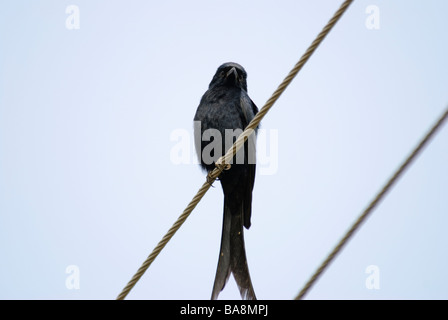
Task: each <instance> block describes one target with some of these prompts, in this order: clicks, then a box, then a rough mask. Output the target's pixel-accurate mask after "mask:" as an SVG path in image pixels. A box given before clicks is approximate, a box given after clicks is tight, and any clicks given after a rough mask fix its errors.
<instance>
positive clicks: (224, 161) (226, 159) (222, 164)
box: [117, 0, 353, 300]
mask: <svg viewBox="0 0 448 320" xmlns="http://www.w3.org/2000/svg"><path fill="white" fill-rule="evenodd" d="M352 2H353V0H346V1H345V2H344V3H343V4H342V5H341V6H340V8H339V9H338V10H337V11H336V12H335V14H334V15H333V17H332V18H331V19H330V20H329V21H328V23H327V25H326V26H325V27H324V28H323V29H322V31H321V32H320V33H319V34H318V36H317V37H316V39H315V40H314V41H313V42H312V43H311V45H310V47H309V48H308V49H307V50H306V51H305V53H304V54H303V55H302V57H301V58H300V60H299V61H298V62H297V64H296V65H295V66H294V68H293V69H292V70H291V71H290V72H289V74H288V75H287V76H286V78H285V79H284V80H283V82H282V83H281V84H280V85H279V87H278V88H277V90H276V91H275V92H274V93H273V94H272V96H271V98H270V99H269V100H268V101H267V102H266V104H265V105H264V106H263V108H261V109H260V111H259V112H258V113H257V114H256V115H255V117H254V118H253V119H252V121H251V122H250V123H249V124H248V126H247V127H246V129H245V130H244V132H243V133H241V135H240V136H239V137H238V139H237V140H236V141H235V143H234V144H233V147H231V148H230V149H229V150H228V151H227V153H226V154H225V155H224V156H222V157H221V158H220V159H218V161H217V165H216V168H215V169H213V171H211V172H209V174H208V176H207V181H206V182H204V184H203V185H202V187H201V188H200V189H199V191H198V192H197V194H196V195H195V196H194V198H193V199H192V200H191V202H190V203H189V204H188V206H187V207H186V208H185V210H184V211H183V213H182V214H181V215H180V216H179V218H178V219H177V221H176V222H175V223H174V224H173V226H172V227H171V228H170V229H169V230H168V232H167V233H166V234H165V236H164V237H163V238H162V240H160V242H159V243H158V244H157V246H156V247H155V248H154V250H153V251H152V252H151V254H150V255H149V256H148V258H146V260H145V262H144V263H143V264H142V266H141V267H140V268H139V269H138V271H137V273H136V274H135V275H134V276H133V277H132V279H131V280H130V281H129V282H128V284H127V285H126V287H124V289H123V290H122V292H121V293H120V295H119V296H118V297H117V300H123V299H124V298H126V296H127V295H128V293H129V292H130V291H131V290H132V288H133V287H134V286H135V284H136V283H137V282H138V280H139V279H140V278H141V277H142V276H143V274H144V273H145V271H146V270H147V269H148V268H149V266H150V265H151V263H152V262H153V261H154V260H155V258H156V257H157V256H158V254H159V253H160V251H162V249H163V248H164V247H165V245H166V244H167V243H168V241H169V240H170V239H171V238H172V237H173V235H174V234H175V233H176V231H177V230H179V228H180V227H181V225H182V224H183V223H184V222H185V220H186V219H187V218H188V216H189V215H190V213H191V212H192V211H193V210H194V208H195V207H196V205H197V204H198V203H199V201H201V199H202V197H203V196H204V194H205V193H206V192H207V191H208V189H209V188H210V186H211V184H212V182H213V181H215V179H216V178H217V177H218V176H219V175H220V174H221V172H222V170H224V169H228V164H229V163H231V159H232V158H233V157H234V155H235V154H236V153H237V152H238V150H239V149H240V148H241V147H242V146H243V144H244V142H245V141H246V140H247V138H248V137H249V136H250V135H251V134H252V133H253V131H254V129H255V128H256V127H257V126H258V125H259V123H260V121H261V119H263V117H264V116H265V115H266V113H268V111H269V110H270V109H271V107H272V106H273V105H274V103H275V102H276V101H277V99H278V98H279V97H280V95H281V94H282V93H283V92H284V91H285V89H286V87H287V86H288V85H289V84H290V83H291V81H292V80H293V79H294V77H295V76H296V75H297V73H299V71H300V69H302V67H303V66H304V64H305V63H306V62H307V61H308V59H309V58H310V57H311V55H312V54H313V53H314V51H315V50H316V48H317V47H318V46H319V44H320V43H321V42H322V40H323V39H324V38H325V37H326V36H327V34H328V33H329V32H330V30H331V29H332V28H333V26H334V25H335V24H336V22H337V21H338V20H339V18H340V17H341V16H342V14H343V13H344V12H345V11H346V10H347V8H348V6H349V5H350V4H351V3H352Z"/></svg>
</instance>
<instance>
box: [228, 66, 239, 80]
mask: <svg viewBox="0 0 448 320" xmlns="http://www.w3.org/2000/svg"><path fill="white" fill-rule="evenodd" d="M232 73H233V76H234V77H235V80H236V79H238V72H236V69H235V67H232V69H230V70H229V71H228V72H227V74H226V78H228V77H230V76H231V75H232Z"/></svg>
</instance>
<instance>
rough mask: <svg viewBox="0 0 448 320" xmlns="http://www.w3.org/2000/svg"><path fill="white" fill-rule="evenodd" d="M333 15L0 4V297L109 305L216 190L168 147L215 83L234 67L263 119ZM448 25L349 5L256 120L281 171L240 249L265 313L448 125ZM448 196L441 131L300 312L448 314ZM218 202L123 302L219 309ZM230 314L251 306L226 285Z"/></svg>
mask: <svg viewBox="0 0 448 320" xmlns="http://www.w3.org/2000/svg"><path fill="white" fill-rule="evenodd" d="M340 3H342V1H335V0H327V1H324V0H319V1H296V0H291V1H281V0H280V1H236V0H235V1H205V0H204V1H143V0H139V1H137V0H133V1H105V0H104V1H92V0H89V1H81V0H79V1H62V0H53V1H25V0H23V1H2V3H1V6H0V8H1V9H0V288H1V289H2V290H0V298H1V299H115V298H116V297H117V295H118V294H119V293H120V292H121V290H122V289H123V287H124V286H125V285H126V283H127V282H128V281H129V280H130V279H131V277H132V276H133V275H134V273H135V272H136V271H137V269H138V268H139V267H140V265H141V264H142V263H143V261H144V260H145V259H146V257H147V256H148V255H149V254H150V252H151V251H152V249H153V248H154V247H155V246H156V245H157V243H158V242H159V241H160V239H161V238H162V237H163V235H164V234H165V232H166V231H167V230H168V229H169V228H170V226H171V225H172V224H173V223H174V221H175V220H176V219H177V217H178V216H179V215H180V214H181V212H182V211H183V209H184V208H185V207H186V205H187V204H188V203H189V201H190V200H191V199H192V197H193V196H194V195H195V193H196V192H197V190H198V189H199V187H200V186H201V185H202V183H203V181H204V179H205V177H204V174H203V172H202V171H201V170H200V169H199V167H198V165H197V164H195V163H193V160H194V154H193V149H192V146H193V144H191V146H190V147H191V155H190V158H191V163H187V164H176V163H175V161H173V157H172V156H171V151H172V150H173V148H174V147H175V145H176V141H173V140H172V139H171V135H172V134H173V132H179V130H180V132H192V128H193V123H192V120H193V116H194V113H195V111H196V108H197V105H198V103H199V100H200V98H201V96H202V94H203V93H204V92H205V90H206V89H207V87H208V84H209V82H210V80H211V78H212V76H213V74H214V73H215V71H216V68H217V67H218V66H219V65H220V64H221V63H224V62H227V61H234V62H238V63H240V64H242V65H243V66H244V67H245V69H246V71H247V72H248V87H249V95H250V96H251V98H252V100H253V101H254V102H255V103H256V104H257V105H258V106H259V107H260V108H261V107H262V106H263V104H264V103H265V102H266V101H267V99H268V98H269V97H270V95H271V94H272V93H273V92H274V90H275V89H276V88H277V86H278V85H279V83H280V82H281V81H282V80H283V78H284V77H285V76H286V75H287V73H288V72H289V70H290V69H291V68H292V67H293V65H294V64H295V63H296V62H297V61H298V59H299V58H300V56H301V55H302V54H303V53H304V52H305V50H306V48H307V47H308V46H309V45H310V43H311V42H312V41H313V39H314V38H315V37H316V35H317V34H318V33H319V32H320V30H321V29H322V28H323V26H324V25H325V23H326V22H327V21H328V20H329V19H330V18H331V16H332V15H333V13H334V12H335V10H336V9H337V8H338V7H339V5H340ZM69 5H76V6H78V8H79V10H80V11H79V14H80V15H79V18H80V20H79V22H80V25H79V26H80V29H74V30H69V29H67V27H66V19H67V17H68V16H69V14H67V13H66V8H67V7H68V6H69ZM369 5H376V6H377V7H378V9H379V14H380V20H379V27H380V28H379V29H373V30H371V29H368V28H367V27H366V25H365V22H366V19H368V16H369V14H366V8H367V7H368V6H369ZM447 12H448V2H446V1H441V0H439V1H435V0H432V1H404V0H401V1H400V0H394V1H385V0H378V1H355V2H354V4H353V5H352V6H351V7H350V8H349V10H348V11H347V13H346V14H345V15H344V16H343V17H342V19H341V20H340V21H339V23H338V24H337V25H336V27H335V28H334V29H333V30H332V32H331V33H330V34H329V36H328V37H327V38H326V39H325V40H324V42H323V43H322V45H321V46H320V47H319V48H318V49H317V51H316V53H315V54H314V55H313V56H312V57H311V59H310V60H309V61H308V63H307V64H306V65H305V67H304V68H303V70H302V71H301V73H299V75H298V77H297V78H296V79H295V80H294V82H293V83H292V84H291V85H290V87H288V89H287V91H286V92H285V93H284V95H282V96H281V98H280V99H279V100H278V101H277V103H276V104H275V106H274V107H273V109H272V110H271V111H270V112H269V113H268V115H267V116H266V117H265V119H264V120H263V122H262V128H263V129H264V130H266V132H267V133H268V136H269V134H270V133H273V134H274V136H275V134H277V135H278V139H277V140H276V141H274V142H276V143H275V146H274V145H272V146H270V147H269V146H268V147H267V148H268V150H275V149H277V150H278V153H276V154H271V155H270V157H271V159H270V161H271V162H270V163H264V164H263V166H265V167H269V166H270V165H273V166H274V167H271V168H276V170H274V171H273V172H271V173H270V174H266V173H265V174H261V172H260V171H261V170H260V169H261V165H260V166H259V168H258V169H259V170H258V175H257V178H256V183H255V188H254V196H253V214H252V227H251V229H250V230H249V231H247V232H245V238H246V250H247V256H248V264H249V268H250V272H251V276H252V280H253V284H254V288H255V292H256V294H257V297H258V298H259V299H292V298H293V297H295V295H296V294H297V293H298V292H299V290H300V289H301V288H302V287H303V285H304V284H305V282H306V281H307V280H308V279H309V277H310V276H311V275H312V273H313V272H314V271H315V269H316V268H317V267H318V266H319V264H320V263H321V261H322V260H323V259H324V258H325V257H326V255H327V254H328V253H329V252H330V250H331V249H332V248H333V247H334V245H335V244H336V242H337V241H338V240H339V239H340V238H341V237H342V235H343V234H344V232H345V231H346V230H347V229H348V227H349V226H350V225H351V223H352V222H353V221H354V220H355V219H356V217H357V216H358V215H359V214H360V213H361V212H362V211H363V209H364V208H365V207H366V206H367V204H368V202H369V201H370V200H371V199H372V198H373V197H374V195H375V194H376V192H377V191H378V190H379V189H380V188H381V186H382V185H383V184H384V183H385V181H386V180H387V179H388V178H389V177H390V175H391V174H392V173H393V171H394V170H395V169H396V168H397V167H398V165H399V164H400V163H401V162H402V161H403V159H404V158H405V157H406V156H407V155H408V153H409V152H410V151H411V149H412V148H413V147H414V146H415V145H416V144H417V143H418V141H419V140H420V139H421V137H422V136H423V135H424V133H425V132H426V131H427V130H428V129H429V128H430V126H431V125H432V124H433V123H434V121H435V120H436V119H437V117H439V116H440V115H441V113H442V112H443V110H444V109H445V108H446V106H447V104H448V90H447V88H448V60H447V57H448V45H447V35H446V31H447V30H448V19H447V18H446V13H447ZM176 130H177V131H176ZM274 140H275V139H274ZM259 142H260V140H259ZM265 160H266V159H265ZM447 191H448V126H445V127H443V128H442V130H441V131H440V132H439V134H438V135H437V136H436V137H435V139H434V140H432V142H431V144H430V145H429V146H428V148H426V149H425V150H424V152H423V153H422V154H421V156H420V157H419V158H418V159H417V161H416V162H414V163H413V165H412V167H411V168H410V170H408V171H407V172H406V175H405V176H404V177H403V178H402V179H400V180H399V182H398V184H397V185H396V186H395V188H394V189H393V190H392V191H391V192H390V193H389V194H388V195H387V197H386V199H385V201H383V202H382V203H381V204H380V205H379V206H378V207H377V209H376V210H375V211H374V212H373V214H372V216H371V217H370V218H369V219H368V220H367V222H366V223H365V224H364V225H363V226H362V228H361V229H360V231H359V232H358V233H357V234H356V235H355V237H354V238H353V239H352V240H351V241H350V243H349V244H348V245H347V246H346V247H345V249H344V250H343V252H342V253H341V254H340V255H339V256H338V257H337V259H336V260H335V262H334V263H333V264H332V265H331V266H330V267H329V269H328V270H327V271H326V272H325V273H324V274H323V276H322V277H321V278H320V280H319V281H318V282H317V283H316V285H315V286H314V287H313V288H312V290H311V291H310V292H309V294H308V295H307V296H306V298H307V299H448V277H447V269H448V258H447V256H448V253H447V243H448V233H447V231H446V229H447V226H448V197H447V193H448V192H447ZM222 203H223V197H222V191H221V187H220V185H219V182H217V183H215V188H211V189H210V190H209V192H208V193H207V194H206V195H205V197H204V198H203V200H202V201H201V202H200V204H199V205H198V206H197V208H196V210H195V211H193V213H192V215H191V216H190V217H189V219H188V220H187V221H186V222H185V224H184V225H183V226H182V228H181V229H180V230H179V232H178V233H176V234H175V235H174V237H173V238H172V239H171V241H170V242H169V243H168V245H167V246H166V247H165V249H164V250H163V251H162V253H161V254H160V255H159V256H158V258H157V259H156V260H155V262H154V263H153V264H152V265H151V267H150V268H149V269H148V271H147V272H146V273H145V274H144V275H143V277H142V278H141V280H140V281H139V282H138V283H137V285H136V286H135V287H134V289H133V290H132V291H131V293H130V294H129V295H128V299H209V298H210V294H211V289H212V286H213V280H214V276H215V272H216V264H217V261H218V251H219V244H220V240H221V223H222ZM72 265H74V266H76V267H77V268H78V269H79V285H80V287H79V289H69V288H68V287H67V285H66V282H67V281H66V280H67V278H68V277H69V276H70V274H67V273H66V269H67V267H68V266H72ZM370 265H374V266H377V268H378V270H379V278H378V279H379V289H368V288H367V287H366V279H367V278H368V276H369V274H367V273H366V268H367V267H368V266H370ZM70 283H72V282H70V281H69V284H70ZM69 287H70V286H69ZM220 298H222V299H239V298H240V297H239V293H238V290H237V288H236V285H235V282H234V280H233V279H232V278H231V279H230V281H229V283H228V285H227V287H226V289H225V290H224V291H223V292H222V293H221V295H220Z"/></svg>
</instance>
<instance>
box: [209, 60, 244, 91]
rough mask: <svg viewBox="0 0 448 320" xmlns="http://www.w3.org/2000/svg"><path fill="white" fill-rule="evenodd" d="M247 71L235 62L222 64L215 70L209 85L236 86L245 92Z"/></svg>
mask: <svg viewBox="0 0 448 320" xmlns="http://www.w3.org/2000/svg"><path fill="white" fill-rule="evenodd" d="M246 80H247V73H246V70H244V68H243V67H242V66H241V65H239V64H238V63H235V62H227V63H224V64H222V65H221V66H220V67H219V68H218V70H217V71H216V73H215V75H214V77H213V79H212V81H211V82H210V86H209V88H211V87H214V86H218V85H224V86H236V87H239V88H241V89H243V90H244V91H246V92H247V81H246Z"/></svg>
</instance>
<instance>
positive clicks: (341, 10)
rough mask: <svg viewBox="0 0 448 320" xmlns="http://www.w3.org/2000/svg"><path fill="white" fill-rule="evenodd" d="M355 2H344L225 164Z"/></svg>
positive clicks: (228, 152) (245, 132) (226, 160)
mask: <svg viewBox="0 0 448 320" xmlns="http://www.w3.org/2000/svg"><path fill="white" fill-rule="evenodd" d="M352 2H353V0H346V1H344V2H343V3H342V4H341V6H340V7H339V9H338V10H337V11H336V12H335V13H334V15H333V17H332V18H331V19H330V20H329V21H328V22H327V24H326V26H325V27H324V28H323V29H322V31H321V32H320V33H319V34H318V35H317V37H316V39H314V41H313V42H312V43H311V45H310V46H309V47H308V49H307V50H306V51H305V53H304V54H303V55H302V57H301V58H300V60H299V61H298V62H297V63H296V65H295V66H294V67H293V68H292V70H291V71H290V72H289V74H288V75H287V76H286V78H285V79H284V80H283V82H282V83H281V84H280V85H279V86H278V88H277V90H275V92H274V93H273V94H272V96H271V98H269V100H268V101H267V102H266V103H265V105H264V106H263V108H261V109H260V111H259V112H258V113H257V114H256V115H255V117H254V118H253V119H252V121H251V122H250V123H249V124H248V125H247V127H246V129H245V130H244V132H243V133H242V134H241V135H240V136H239V137H238V139H237V140H236V141H235V143H234V145H233V148H230V149H229V150H228V151H227V153H226V154H225V155H224V161H223V162H224V163H230V162H231V159H232V158H233V156H234V155H235V154H236V152H238V150H240V149H241V147H242V146H243V144H244V142H245V141H246V140H247V138H248V137H249V136H250V135H251V134H252V132H253V131H254V130H255V128H256V127H257V126H258V125H259V124H260V121H261V119H263V117H264V116H265V115H266V113H268V111H269V110H270V109H271V107H272V106H273V105H274V103H275V102H276V101H277V99H278V98H279V97H280V95H281V94H282V93H283V92H284V91H285V89H286V87H287V86H288V85H289V84H290V83H291V82H292V80H293V79H294V78H295V76H296V75H297V74H298V73H299V71H300V70H301V69H302V67H303V66H304V65H305V63H306V62H307V61H308V59H309V58H310V57H311V55H312V54H313V53H314V51H315V50H316V49H317V47H318V46H319V45H320V44H321V42H322V40H324V39H325V37H326V36H327V35H328V33H329V32H330V30H331V29H332V28H333V27H334V25H335V24H336V22H338V20H339V19H340V18H341V16H342V15H343V14H344V12H345V11H346V10H347V9H348V7H349V6H350V4H351V3H352Z"/></svg>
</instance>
